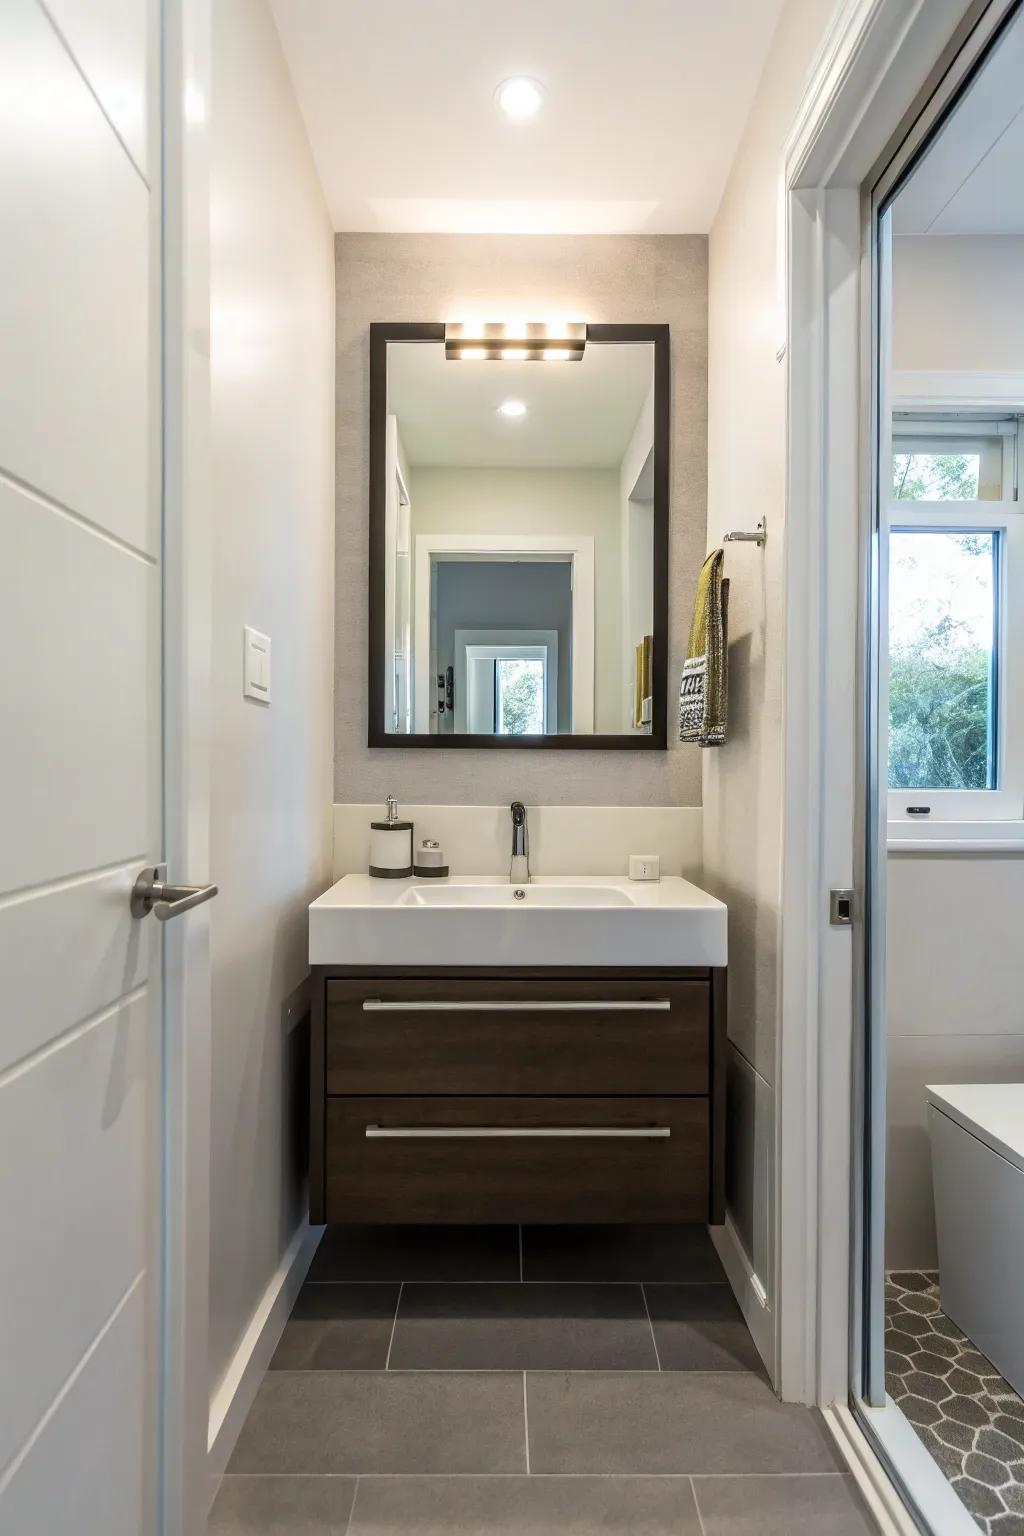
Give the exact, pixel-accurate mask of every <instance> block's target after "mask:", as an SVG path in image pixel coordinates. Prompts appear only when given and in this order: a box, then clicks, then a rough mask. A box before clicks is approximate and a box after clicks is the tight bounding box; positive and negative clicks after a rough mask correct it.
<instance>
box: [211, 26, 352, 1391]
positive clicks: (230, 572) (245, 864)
mask: <svg viewBox="0 0 1024 1536" xmlns="http://www.w3.org/2000/svg"><path fill="white" fill-rule="evenodd" d="M210 136H211V166H210V172H211V234H212V266H211V360H210V366H211V409H212V421H211V444H210V447H211V456H212V471H213V494H212V496H211V503H210V504H211V507H212V508H213V514H214V515H213V675H212V697H211V730H212V744H213V750H212V753H211V761H212V797H211V870H210V872H211V874H212V875H213V876H214V877H215V878H216V880H217V881H218V883H219V885H220V895H219V896H218V897H217V900H216V902H214V903H213V905H212V907H211V908H210V912H211V917H210V925H211V943H212V962H213V1045H212V1051H213V1064H212V1069H213V1083H212V1092H213V1108H212V1138H211V1149H210V1150H211V1233H210V1387H211V1392H215V1391H216V1388H217V1385H218V1383H219V1382H220V1380H221V1378H222V1377H223V1375H224V1373H225V1371H226V1370H227V1369H228V1367H229V1365H230V1362H231V1360H232V1356H233V1355H234V1353H235V1351H236V1348H237V1347H238V1345H239V1341H240V1340H241V1338H242V1336H243V1334H244V1332H245V1330H246V1328H247V1327H248V1325H249V1323H250V1320H251V1319H252V1317H253V1313H254V1312H255V1310H256V1308H257V1305H258V1304H259V1302H260V1300H261V1298H262V1296H263V1294H264V1291H265V1290H266V1288H267V1286H268V1284H269V1282H270V1281H271V1280H272V1278H273V1277H274V1275H275V1271H276V1270H277V1269H278V1266H279V1264H280V1262H281V1258H282V1255H283V1254H284V1252H285V1250H286V1249H287V1247H288V1245H289V1242H290V1241H291V1239H292V1237H293V1235H294V1234H295V1233H296V1231H297V1229H298V1228H299V1226H300V1225H301V1224H302V1223H303V1221H304V1220H305V1210H306V1207H305V1196H304V1190H303V1179H304V1168H305V1147H304V1145H303V1133H302V1127H303V1124H304V1117H305V1108H304V1102H303V1101H304V1094H305V1076H304V1074H305V1071H306V1067H305V1055H306V1052H307V1050H308V1045H307V1041H306V1039H305V1038H304V1034H303V1031H302V1029H301V1028H297V1027H296V1022H297V1021H296V1017H295V1016H293V1017H292V1018H286V1017H285V1008H286V999H288V997H289V996H290V995H291V994H292V993H293V990H294V989H295V988H296V987H300V986H301V984H302V983H303V981H304V978H305V976H306V974H307V964H306V906H307V904H308V902H309V901H310V899H311V898H312V897H313V896H315V895H317V894H318V893H319V892H320V891H322V890H323V888H324V886H325V885H326V884H327V883H328V881H329V878H330V869H331V864H330V858H331V828H330V816H331V799H332V794H331V746H332V694H333V677H332V665H331V651H332V639H333V626H332V606H333V592H332V579H331V568H332V548H333V541H334V508H333V379H332V367H331V363H332V335H333V324H334V279H333V266H332V233H331V229H330V225H329V222H328V218H327V213H326V210H325V206H324V202H323V198H322V195H321V192H320V187H319V184H318V182H317V178H316V174H315V172H314V169H313V162H312V157H311V155H310V151H309V147H308V144H307V142H306V137H305V132H304V129H303V127H302V123H301V119H300V117H299V113H298V109H297V106H296V103H295V100H294V98H293V95H292V91H291V87H290V84H289V80H288V76H287V72H286V70H285V65H284V61H283V58H282V55H281V51H280V47H279V44H278V40H277V33H276V31H275V28H274V23H273V21H272V20H271V17H270V13H269V10H268V9H267V6H266V3H265V0H219V3H218V4H217V5H216V6H215V7H214V34H213V59H212V102H211V118H210ZM244 624H251V625H254V626H255V627H256V628H257V629H260V630H264V631H265V632H266V633H268V634H269V635H270V637H271V639H272V642H273V658H272V670H271V683H272V702H271V703H270V705H269V707H266V706H263V705H260V704H257V703H253V702H252V701H250V700H247V699H243V697H242V626H243V625H244ZM299 997H300V1001H299V1002H298V1003H297V1004H296V1008H295V1014H296V1015H300V1014H301V1012H302V1002H301V993H300V994H299Z"/></svg>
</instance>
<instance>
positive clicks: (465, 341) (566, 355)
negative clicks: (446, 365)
mask: <svg viewBox="0 0 1024 1536" xmlns="http://www.w3.org/2000/svg"><path fill="white" fill-rule="evenodd" d="M586 344H587V327H586V324H585V322H583V321H571V322H568V323H566V324H558V325H548V324H545V323H544V322H543V321H530V322H528V323H524V324H521V325H510V324H507V323H506V322H504V321H495V322H493V323H490V322H489V323H486V324H483V323H481V324H473V323H463V322H461V321H459V322H451V323H449V324H447V325H446V326H445V328H444V355H445V357H446V358H447V360H448V361H449V362H450V363H453V362H454V363H460V362H474V361H480V362H484V361H486V362H498V363H502V362H504V363H558V362H569V363H578V362H579V361H580V359H581V358H582V356H583V349H584V347H585V346H586Z"/></svg>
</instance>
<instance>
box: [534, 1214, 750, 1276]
mask: <svg viewBox="0 0 1024 1536" xmlns="http://www.w3.org/2000/svg"><path fill="white" fill-rule="evenodd" d="M523 1258H524V1277H525V1278H526V1279H527V1280H724V1279H725V1272H724V1270H723V1269H722V1265H721V1262H720V1260H719V1258H718V1254H717V1253H716V1252H715V1249H714V1245H713V1244H712V1242H711V1238H710V1237H709V1236H708V1230H707V1228H706V1227H700V1226H621V1227H616V1226H603V1227H524V1228H523Z"/></svg>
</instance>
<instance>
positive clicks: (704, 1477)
mask: <svg viewBox="0 0 1024 1536" xmlns="http://www.w3.org/2000/svg"><path fill="white" fill-rule="evenodd" d="M376 1374H377V1375H378V1376H379V1375H380V1372H379V1371H378V1372H377V1373H376ZM516 1374H517V1375H521V1374H522V1373H521V1372H516ZM524 1475H525V1474H524V1473H522V1472H351V1471H349V1472H225V1474H224V1481H228V1480H233V1479H236V1478H237V1479H238V1480H239V1481H242V1480H252V1479H254V1478H267V1477H272V1478H275V1479H280V1478H288V1477H295V1478H301V1479H303V1480H306V1479H309V1478H313V1477H315V1478H321V1479H328V1480H329V1479H331V1478H334V1479H336V1480H340V1481H345V1480H347V1481H351V1480H352V1479H355V1480H356V1481H357V1482H360V1483H366V1482H387V1481H388V1480H389V1479H391V1480H392V1481H395V1482H397V1481H400V1480H401V1479H405V1478H411V1479H417V1478H419V1479H428V1478H438V1479H442V1480H447V1481H451V1480H453V1479H455V1478H474V1479H476V1480H479V1479H481V1478H497V1479H499V1480H501V1479H504V1481H506V1482H508V1481H509V1480H510V1479H515V1478H517V1477H523V1476H524ZM530 1477H531V1479H532V1480H533V1481H534V1482H538V1481H539V1480H541V1479H558V1478H561V1479H563V1480H565V1479H567V1478H580V1479H583V1480H586V1479H588V1478H589V1479H590V1480H591V1481H594V1480H595V1479H601V1480H602V1481H605V1482H607V1481H612V1482H614V1481H615V1480H616V1479H617V1478H618V1479H631V1478H632V1479H635V1478H638V1477H640V1478H645V1479H646V1480H647V1481H649V1482H650V1481H654V1480H657V1481H659V1482H670V1483H671V1482H675V1483H690V1482H697V1481H699V1482H702V1483H710V1482H714V1481H719V1482H735V1481H737V1480H738V1479H740V1478H754V1477H760V1478H788V1479H793V1478H797V1477H799V1478H805V1479H807V1480H810V1479H812V1478H817V1479H818V1480H819V1481H820V1480H821V1479H823V1478H835V1479H837V1480H838V1481H841V1482H842V1481H846V1482H849V1480H850V1479H849V1474H848V1473H846V1472H841V1471H832V1472H531V1473H530Z"/></svg>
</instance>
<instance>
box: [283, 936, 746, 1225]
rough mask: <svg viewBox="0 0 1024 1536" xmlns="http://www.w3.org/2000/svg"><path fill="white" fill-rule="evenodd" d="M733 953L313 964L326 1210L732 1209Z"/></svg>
mask: <svg viewBox="0 0 1024 1536" xmlns="http://www.w3.org/2000/svg"><path fill="white" fill-rule="evenodd" d="M725 1010H726V972H725V970H724V969H717V968H678V969H655V970H644V971H637V970H615V969H611V968H608V969H600V970H598V969H587V970H543V971H529V970H523V969H514V970H507V971H500V970H489V971H487V972H481V971H479V970H447V971H444V972H441V971H438V970H425V969H424V970H418V971H415V972H412V971H409V970H403V969H401V968H389V969H387V970H377V971H374V970H362V971H360V970H357V969H354V968H352V967H337V966H323V965H321V966H314V967H313V1006H312V1050H311V1074H310V1075H311V1084H310V1087H311V1093H310V1098H311V1130H310V1219H311V1220H312V1221H313V1222H317V1223H319V1222H330V1223H340V1222H368V1223H375V1222H379V1223H388V1222H428V1223H434V1222H524V1223H527V1222H529V1223H543V1222H688V1221H693V1222H696V1221H707V1222H711V1223H712V1224H716V1223H720V1222H721V1221H722V1220H723V1219H724V1212H725V1187H724V1175H725V1138H724V1128H725V1026H726V1011H725Z"/></svg>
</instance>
